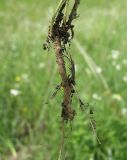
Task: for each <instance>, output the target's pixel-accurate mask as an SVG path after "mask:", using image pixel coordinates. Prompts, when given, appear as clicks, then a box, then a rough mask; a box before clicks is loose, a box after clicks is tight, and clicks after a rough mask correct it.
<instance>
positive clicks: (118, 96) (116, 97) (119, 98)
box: [112, 94, 122, 101]
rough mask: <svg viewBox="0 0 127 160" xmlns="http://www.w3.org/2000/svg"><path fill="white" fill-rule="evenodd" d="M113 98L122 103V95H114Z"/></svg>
mask: <svg viewBox="0 0 127 160" xmlns="http://www.w3.org/2000/svg"><path fill="white" fill-rule="evenodd" d="M112 98H113V99H115V100H117V101H122V96H121V95H120V94H113V95H112Z"/></svg>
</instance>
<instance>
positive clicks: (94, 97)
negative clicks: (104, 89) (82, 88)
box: [92, 93, 102, 101]
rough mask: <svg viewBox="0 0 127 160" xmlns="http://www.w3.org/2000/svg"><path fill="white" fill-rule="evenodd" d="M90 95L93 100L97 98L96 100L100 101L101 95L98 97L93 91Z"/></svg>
mask: <svg viewBox="0 0 127 160" xmlns="http://www.w3.org/2000/svg"><path fill="white" fill-rule="evenodd" d="M92 97H93V99H95V100H98V101H101V100H102V97H100V96H99V95H98V94H96V93H94V94H93V95H92Z"/></svg>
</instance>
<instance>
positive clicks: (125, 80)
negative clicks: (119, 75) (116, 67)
mask: <svg viewBox="0 0 127 160" xmlns="http://www.w3.org/2000/svg"><path fill="white" fill-rule="evenodd" d="M123 81H124V82H127V74H126V75H124V76H123Z"/></svg>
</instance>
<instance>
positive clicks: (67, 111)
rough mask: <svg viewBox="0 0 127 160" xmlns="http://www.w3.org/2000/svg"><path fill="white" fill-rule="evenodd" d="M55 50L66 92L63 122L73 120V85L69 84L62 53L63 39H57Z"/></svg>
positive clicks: (63, 104)
mask: <svg viewBox="0 0 127 160" xmlns="http://www.w3.org/2000/svg"><path fill="white" fill-rule="evenodd" d="M55 50H56V62H57V65H58V70H59V74H60V76H61V79H62V87H63V90H64V99H63V102H62V115H61V116H62V118H63V121H65V120H66V121H68V120H70V121H71V120H73V116H74V113H73V112H74V111H73V110H72V107H71V93H72V85H69V83H68V76H67V72H66V68H65V62H64V57H63V52H62V46H61V39H60V38H59V37H56V38H55Z"/></svg>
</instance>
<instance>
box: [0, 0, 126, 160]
mask: <svg viewBox="0 0 127 160" xmlns="http://www.w3.org/2000/svg"><path fill="white" fill-rule="evenodd" d="M57 3H58V0H54V1H52V0H46V1H45V0H42V1H41V0H36V1H34V0H22V1H20V0H1V1H0V117H1V120H0V160H11V159H14V158H15V157H17V160H57V159H58V156H59V146H60V141H61V129H60V120H61V117H60V112H61V106H60V104H61V99H62V92H60V94H58V96H57V97H56V98H55V99H54V100H51V101H50V95H51V93H52V92H53V90H54V88H55V86H56V85H57V84H58V83H59V82H60V77H59V75H58V70H57V66H56V64H55V55H54V51H53V50H52V51H51V52H50V53H48V52H45V51H43V46H42V44H43V42H44V41H45V39H46V34H47V30H48V25H49V21H50V20H51V16H52V13H53V9H54V8H55V6H56V4H57ZM126 8H127V0H124V1H121V2H120V1H119V0H111V1H109V2H107V1H105V0H94V1H93V0H85V1H83V0H82V2H81V6H80V10H79V13H80V17H79V18H78V19H77V20H76V21H75V39H74V41H73V43H72V46H71V50H70V52H71V53H72V56H73V57H74V61H75V63H76V67H77V71H76V84H77V88H78V92H79V94H80V96H81V97H82V98H83V99H84V100H85V101H88V102H89V103H90V104H92V106H93V108H94V116H95V119H96V122H97V132H98V134H99V137H100V140H101V142H102V145H100V146H99V145H98V143H97V141H96V139H95V136H94V135H93V133H92V131H91V130H90V129H89V123H88V121H89V118H88V117H87V116H86V114H84V113H82V112H80V109H79V104H78V102H77V100H76V98H75V101H74V108H75V109H76V110H77V116H76V118H75V120H74V122H73V130H72V132H71V131H70V129H68V130H66V132H67V134H70V136H69V137H68V138H67V139H66V140H65V149H66V151H65V155H66V160H126V158H127V153H126V148H127V134H126V133H127V99H126V95H127V89H126V86H127V69H126V68H127V63H126V62H127V49H126V40H127V32H126V28H127V17H126ZM114 52H115V55H116V54H119V56H118V57H117V59H113V58H112V54H113V53H114ZM97 66H98V67H99V68H98V69H97V70H96V67H97ZM100 69H101V70H102V72H101V73H100V71H101V70H100ZM123 79H124V80H123ZM12 89H16V90H18V91H19V95H18V96H14V95H12V94H11V93H10V91H12ZM47 101H49V104H45V102H47Z"/></svg>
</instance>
